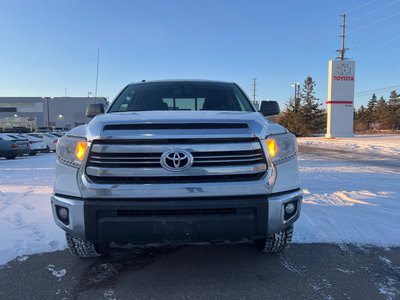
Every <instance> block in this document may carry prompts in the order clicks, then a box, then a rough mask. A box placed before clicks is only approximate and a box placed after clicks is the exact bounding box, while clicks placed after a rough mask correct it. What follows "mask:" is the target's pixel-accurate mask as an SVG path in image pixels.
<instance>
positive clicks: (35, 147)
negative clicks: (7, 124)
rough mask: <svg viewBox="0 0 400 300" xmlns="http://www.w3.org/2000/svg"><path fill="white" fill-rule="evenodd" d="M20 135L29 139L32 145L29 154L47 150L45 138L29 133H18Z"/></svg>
mask: <svg viewBox="0 0 400 300" xmlns="http://www.w3.org/2000/svg"><path fill="white" fill-rule="evenodd" d="M18 136H20V137H22V138H26V139H28V141H29V144H30V147H31V152H29V155H36V154H37V153H38V152H47V144H46V143H45V142H44V140H43V139H40V138H37V137H34V136H30V135H27V134H18Z"/></svg>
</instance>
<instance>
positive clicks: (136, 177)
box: [86, 138, 267, 184]
mask: <svg viewBox="0 0 400 300" xmlns="http://www.w3.org/2000/svg"><path fill="white" fill-rule="evenodd" d="M149 142H151V143H149ZM171 149H182V150H185V151H188V152H190V153H191V154H192V155H193V159H194V160H193V165H192V166H191V167H190V168H188V169H186V170H184V171H181V172H171V171H168V170H166V169H164V168H163V167H162V166H161V162H160V159H161V155H162V154H163V153H164V152H165V151H168V150H171ZM266 169H267V165H266V160H265V156H264V153H263V149H262V147H261V144H260V142H259V140H258V139H254V138H247V139H213V140H210V139H190V140H188V139H186V140H185V139H177V140H170V139H169V140H168V141H166V140H151V141H148V140H142V141H140V140H135V141H127V140H122V141H118V140H105V141H101V140H100V141H95V142H94V143H93V145H92V148H91V152H90V155H89V158H88V162H87V164H86V174H87V175H88V176H89V178H90V179H91V180H92V181H94V182H98V183H121V184H123V183H127V184H128V183H129V184H143V183H151V184H157V183H184V182H215V181H229V180H233V181H243V180H257V179H260V178H261V177H262V176H263V175H264V173H265V172H266Z"/></svg>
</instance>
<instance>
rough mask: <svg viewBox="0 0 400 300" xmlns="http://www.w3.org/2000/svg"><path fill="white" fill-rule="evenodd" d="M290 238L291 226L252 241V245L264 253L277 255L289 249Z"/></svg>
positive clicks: (291, 233)
mask: <svg viewBox="0 0 400 300" xmlns="http://www.w3.org/2000/svg"><path fill="white" fill-rule="evenodd" d="M292 236H293V225H292V226H290V227H288V228H286V229H284V230H282V231H280V232H278V233H275V234H272V235H269V236H267V237H266V238H262V239H256V240H254V245H255V246H256V248H257V249H259V250H261V251H262V252H265V253H279V252H282V251H284V250H286V249H288V248H289V246H290V244H291V242H292Z"/></svg>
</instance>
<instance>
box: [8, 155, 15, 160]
mask: <svg viewBox="0 0 400 300" xmlns="http://www.w3.org/2000/svg"><path fill="white" fill-rule="evenodd" d="M15 157H16V156H15V155H13V156H6V159H15Z"/></svg>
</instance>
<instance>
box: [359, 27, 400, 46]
mask: <svg viewBox="0 0 400 300" xmlns="http://www.w3.org/2000/svg"><path fill="white" fill-rule="evenodd" d="M397 28H400V24H399V25H398V26H394V27H390V28H389V29H388V30H385V31H383V32H380V33H379V34H376V35H374V36H372V37H371V36H370V37H368V38H367V39H361V40H359V41H358V42H356V43H354V44H355V45H356V46H355V47H353V48H352V49H355V48H358V46H359V45H360V44H361V45H362V44H365V43H366V42H369V41H371V40H374V39H376V38H378V37H380V36H384V35H385V34H386V33H388V32H390V31H393V30H395V29H397Z"/></svg>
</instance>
